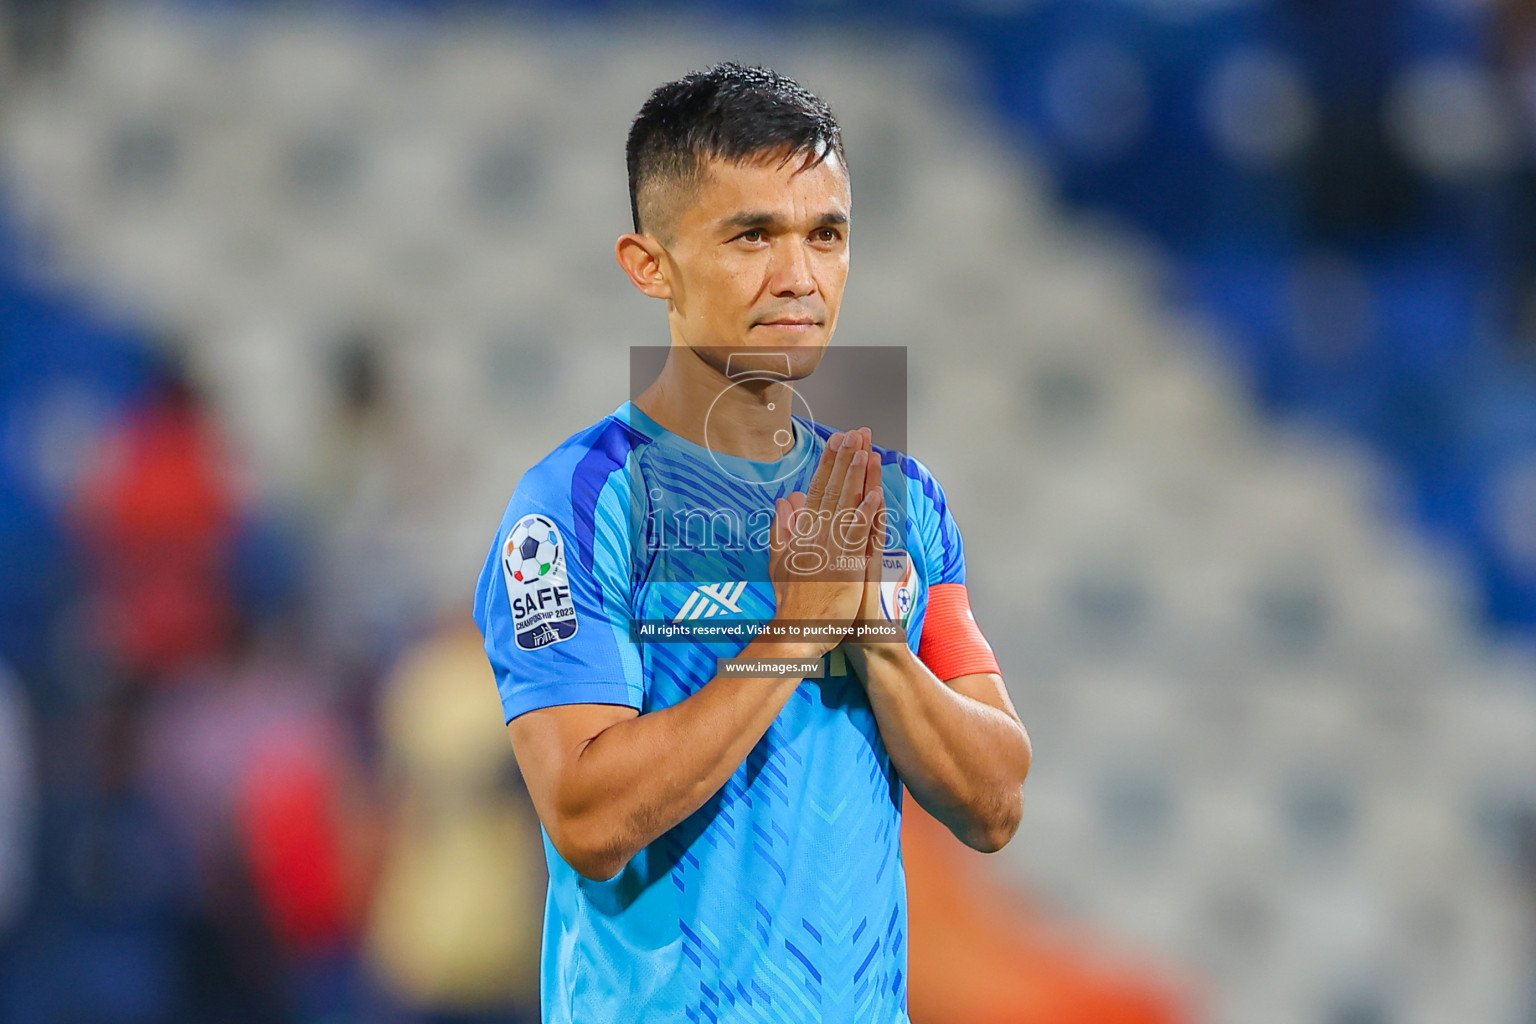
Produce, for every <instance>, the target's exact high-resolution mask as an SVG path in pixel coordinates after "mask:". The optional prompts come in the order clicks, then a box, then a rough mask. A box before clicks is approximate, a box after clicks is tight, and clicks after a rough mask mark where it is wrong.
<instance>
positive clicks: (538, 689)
mask: <svg viewBox="0 0 1536 1024" xmlns="http://www.w3.org/2000/svg"><path fill="white" fill-rule="evenodd" d="M794 428H795V439H794V444H793V447H792V448H791V449H790V450H789V452H788V454H786V455H785V456H784V457H783V458H782V459H780V460H779V461H777V462H773V463H763V462H753V461H750V460H747V459H742V458H737V457H733V456H729V455H722V454H719V453H715V452H711V451H710V450H709V449H707V448H704V447H702V446H700V445H697V444H694V443H693V442H691V441H688V440H686V439H684V438H682V437H679V436H678V435H676V434H673V433H671V432H669V431H667V430H665V429H663V428H662V427H661V426H660V425H659V424H657V423H656V422H655V421H654V420H652V419H651V418H650V417H649V416H647V415H646V414H645V413H643V412H641V411H640V410H639V408H637V407H636V406H635V405H634V404H633V403H632V402H626V403H624V404H623V405H621V406H620V407H619V408H618V409H617V410H615V411H614V413H613V414H612V415H610V416H608V417H605V418H604V419H603V420H602V421H601V422H599V423H597V424H596V425H594V426H592V427H590V428H588V429H586V430H584V431H582V432H581V433H579V434H576V435H575V436H574V437H571V438H570V439H569V440H567V441H566V442H564V443H563V444H561V445H560V446H559V447H558V448H557V449H555V451H554V452H552V453H551V454H550V455H549V456H548V457H547V458H545V459H544V460H543V461H541V462H540V463H539V464H538V465H536V466H534V467H533V468H532V469H531V470H529V471H528V472H527V474H525V475H524V476H523V478H522V480H521V481H520V482H519V484H518V486H517V490H516V492H515V493H514V494H513V496H512V500H511V503H510V504H509V505H508V507H507V511H506V515H505V516H504V518H503V520H502V523H501V528H500V529H499V530H498V532H497V534H496V541H495V543H494V545H493V546H492V548H491V552H490V556H489V558H488V559H487V561H486V564H485V569H484V571H483V572H482V573H481V575H480V581H479V586H478V589H477V591H476V594H475V620H476V622H477V623H478V624H479V626H480V629H481V631H482V632H483V633H484V635H485V647H486V651H487V653H488V654H489V656H490V661H491V665H492V666H493V667H494V669H495V674H496V681H497V685H498V688H499V690H500V693H501V701H502V707H503V710H504V712H505V717H506V719H507V721H511V720H512V719H513V718H515V717H517V716H518V715H521V714H523V713H524V712H527V711H531V710H534V709H536V708H543V707H548V706H551V705H556V704H583V703H603V704H622V705H627V706H629V707H633V708H636V709H638V710H639V711H640V712H641V713H642V714H644V713H646V712H649V711H653V710H656V709H658V708H664V707H668V706H670V705H672V704H675V703H676V702H678V701H680V700H683V699H684V698H686V697H688V696H689V695H690V694H692V693H693V692H694V691H696V690H697V689H699V688H700V687H702V686H703V685H704V684H705V683H707V682H708V681H709V680H710V679H711V678H712V677H713V676H714V675H715V672H716V659H717V658H720V657H730V656H733V655H735V654H737V653H739V651H740V650H741V648H742V647H744V646H745V644H746V642H747V641H746V639H744V638H729V637H727V638H725V639H719V640H710V641H694V640H690V641H688V642H677V641H672V642H647V641H643V640H641V638H639V637H638V636H637V634H636V632H635V630H636V626H635V624H636V623H645V622H651V623H655V622H667V623H672V622H685V623H692V624H698V623H701V622H728V621H730V620H731V619H733V618H744V619H768V618H771V617H772V615H773V610H774V597H773V590H772V587H771V585H770V584H769V583H768V582H767V580H768V570H767V566H768V551H767V529H768V524H769V523H771V521H772V515H773V507H774V504H773V503H774V500H775V499H776V498H779V497H783V496H785V495H787V494H789V493H790V492H792V491H796V490H800V491H805V490H808V489H809V486H810V480H811V476H812V474H813V472H814V471H815V468H816V465H817V462H818V461H819V460H820V458H821V453H822V450H823V448H824V446H825V442H826V439H827V437H828V436H829V435H830V434H831V433H832V430H831V429H830V428H828V427H825V426H823V425H820V424H817V423H813V422H810V421H808V420H803V419H798V418H797V419H795V421H794ZM876 450H877V451H878V452H879V453H880V456H881V462H882V466H883V473H884V480H885V487H886V500H887V507H888V508H889V509H890V510H891V525H890V530H889V533H888V537H887V545H888V548H889V551H890V554H889V556H888V561H887V562H886V568H887V573H886V578H887V579H888V580H889V581H890V582H888V583H886V584H885V585H883V587H882V599H883V600H884V602H885V604H886V608H887V614H888V615H890V616H891V617H892V618H896V619H900V620H902V621H904V622H905V624H906V629H907V643H908V644H909V645H910V646H911V647H912V648H913V649H914V650H916V649H917V646H918V642H919V639H920V637H921V633H922V627H923V617H924V613H925V611H926V608H927V589H928V587H929V586H931V585H933V584H937V583H964V582H965V556H964V551H963V547H962V543H961V538H960V532H959V530H958V528H957V527H956V526H955V523H954V520H953V518H952V517H951V516H950V514H949V512H948V509H947V507H946V504H945V500H944V493H943V491H942V489H941V488H940V487H939V485H938V483H937V481H935V480H934V478H933V476H932V475H931V474H930V473H929V472H928V470H927V468H926V467H924V466H923V465H922V464H921V463H919V462H918V461H917V460H916V459H913V458H911V457H910V456H907V455H903V454H901V453H899V452H895V451H891V450H885V449H879V448H877V449H876ZM898 538H899V540H898ZM826 669H827V671H826V677H825V678H822V679H806V680H804V681H802V682H801V684H800V686H799V688H798V689H797V691H796V692H795V696H794V697H793V698H791V700H790V702H789V703H788V704H787V705H786V706H785V708H784V710H783V711H781V712H780V714H779V716H778V718H777V719H776V720H775V721H774V723H773V725H772V726H771V727H770V728H769V730H768V732H767V733H766V734H765V735H764V736H763V737H762V739H761V740H760V741H759V742H758V743H757V745H756V746H755V747H754V748H753V750H752V752H751V754H749V755H748V757H747V759H746V761H745V762H744V763H743V764H742V765H741V767H740V768H738V769H737V770H736V772H735V774H734V775H732V776H731V778H730V780H729V781H728V782H726V784H725V786H724V787H723V788H722V789H721V790H720V791H719V792H718V793H716V794H715V795H714V796H713V797H712V798H711V799H710V800H709V801H708V802H707V803H705V805H704V806H703V807H701V808H700V809H699V810H698V811H697V812H695V813H694V814H693V815H691V816H690V817H689V818H687V819H686V820H685V821H683V822H682V823H681V824H679V825H678V826H677V827H675V828H673V829H672V830H671V831H669V832H667V833H666V834H664V835H662V836H661V837H660V838H659V839H657V840H656V841H655V842H654V843H652V844H651V845H650V846H648V847H646V848H645V849H644V850H642V851H641V852H640V853H639V854H637V855H636V856H635V857H634V858H633V859H632V860H631V861H630V862H629V864H628V865H627V866H625V868H624V869H623V870H622V871H621V872H620V873H619V874H618V875H616V876H615V877H613V878H611V879H608V880H606V881H592V880H591V879H587V878H585V877H583V876H581V875H580V874H578V873H577V872H576V871H575V870H574V869H573V868H572V867H571V866H570V865H569V864H567V863H566V862H565V860H564V859H563V858H562V857H561V856H560V854H559V852H558V851H557V850H556V849H555V847H554V845H553V844H552V843H551V842H550V839H549V833H548V831H547V830H546V831H545V832H544V850H545V855H546V857H547V859H548V862H549V878H550V880H549V895H548V900H547V904H546V908H545V923H544V944H543V954H542V966H541V970H542V1005H543V1017H544V1020H545V1021H546V1022H547V1024H609V1022H613V1024H651V1022H657V1024H661V1022H667V1024H672V1022H678V1021H691V1022H694V1024H699V1022H703V1021H708V1022H712V1024H725V1022H730V1024H735V1022H749V1021H751V1022H772V1024H780V1022H783V1021H788V1020H794V1021H807V1020H816V1021H829V1022H830V1021H848V1022H855V1021H856V1022H859V1024H897V1022H906V1021H907V1020H908V1017H907V1009H906V1006H907V990H906V980H907V979H906V975H907V971H906V966H907V947H906V929H907V904H906V877H905V873H904V870H903V867H902V860H901V836H900V832H901V802H902V789H901V781H900V779H899V778H898V777H897V775H896V772H895V769H894V768H893V766H892V764H891V760H890V757H889V756H888V754H887V753H886V749H885V744H884V743H883V742H882V741H881V737H880V733H879V730H878V728H877V727H876V723H875V718H874V715H873V713H872V712H871V710H870V707H869V701H868V699H867V698H866V696H865V694H864V691H863V688H862V686H861V684H860V683H859V681H858V679H857V678H855V677H853V676H851V675H850V674H849V672H848V669H847V665H846V661H845V660H844V659H843V657H842V655H841V652H839V651H834V652H833V653H832V654H831V655H828V657H827V659H826ZM743 685H752V684H750V683H744V684H743Z"/></svg>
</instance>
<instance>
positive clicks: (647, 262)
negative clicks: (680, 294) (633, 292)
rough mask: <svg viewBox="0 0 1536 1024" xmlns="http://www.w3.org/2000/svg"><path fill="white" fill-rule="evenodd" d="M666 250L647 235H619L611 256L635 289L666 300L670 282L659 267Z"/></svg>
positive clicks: (670, 293)
mask: <svg viewBox="0 0 1536 1024" xmlns="http://www.w3.org/2000/svg"><path fill="white" fill-rule="evenodd" d="M665 254H666V249H665V248H664V247H663V246H662V244H661V243H660V242H658V241H656V239H655V238H654V237H652V236H651V235H641V234H628V235H620V236H619V241H618V243H617V244H616V245H615V246H614V250H613V255H614V256H615V257H616V258H617V259H618V261H619V266H621V267H623V268H624V273H626V274H628V275H629V279H630V281H632V282H634V285H635V287H636V288H638V289H640V290H641V291H642V292H644V293H645V294H647V295H649V296H650V297H651V298H653V299H670V298H671V297H672V285H671V283H670V282H668V281H667V276H666V272H665V270H664V269H663V267H662V258H663V257H664V256H665Z"/></svg>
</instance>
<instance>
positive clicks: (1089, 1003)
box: [902, 793, 1195, 1024]
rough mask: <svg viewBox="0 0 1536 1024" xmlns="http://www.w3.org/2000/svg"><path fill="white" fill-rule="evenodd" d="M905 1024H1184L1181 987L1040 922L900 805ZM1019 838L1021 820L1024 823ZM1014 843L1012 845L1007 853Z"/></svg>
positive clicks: (979, 861)
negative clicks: (908, 1021)
mask: <svg viewBox="0 0 1536 1024" xmlns="http://www.w3.org/2000/svg"><path fill="white" fill-rule="evenodd" d="M902 806H903V825H902V853H903V860H904V861H905V864H906V869H907V893H908V896H907V905H908V915H909V931H910V934H911V943H912V945H911V952H910V954H909V960H910V963H909V968H908V969H909V972H910V974H909V980H908V1004H909V1008H910V1012H911V1017H912V1022H913V1024H1187V1022H1189V1021H1192V1020H1194V1019H1195V1018H1194V1015H1193V1013H1192V1011H1191V1009H1190V1008H1189V1006H1188V997H1187V995H1186V994H1185V992H1184V989H1185V986H1183V985H1181V984H1179V982H1178V981H1176V980H1175V979H1174V978H1173V977H1171V976H1170V974H1169V972H1168V971H1167V970H1164V969H1159V968H1158V967H1156V966H1154V965H1153V964H1151V963H1147V962H1140V961H1138V960H1135V959H1133V958H1131V957H1129V956H1125V955H1116V954H1115V953H1113V952H1111V949H1110V946H1111V944H1110V943H1109V942H1108V941H1105V940H1099V941H1095V940H1094V938H1093V937H1092V936H1090V935H1088V934H1086V933H1085V932H1083V931H1082V930H1080V929H1070V928H1066V927H1062V926H1060V925H1058V924H1056V923H1052V922H1047V921H1045V920H1043V919H1042V918H1041V917H1040V915H1039V914H1037V913H1036V912H1035V911H1034V910H1033V909H1032V908H1031V907H1030V905H1029V903H1028V901H1027V900H1025V899H1024V898H1023V897H1022V896H1020V895H1019V894H1018V893H1016V892H1014V891H1013V890H1011V889H1010V888H1008V887H1006V886H1004V885H1003V884H1002V883H1000V882H999V881H997V880H996V879H994V878H993V877H991V876H992V871H991V866H990V865H989V864H988V863H987V856H986V855H985V854H981V853H977V852H976V851H975V850H972V849H971V848H969V847H968V846H966V845H964V844H963V843H961V842H960V841H959V840H958V839H956V838H955V837H954V835H953V834H952V833H951V832H950V831H949V829H947V828H945V827H944V825H943V824H941V823H940V822H938V821H936V820H935V819H934V818H933V817H932V816H931V815H929V814H928V813H927V812H926V811H924V810H923V809H922V808H921V807H919V806H918V805H917V801H916V800H914V799H912V794H911V793H907V794H906V795H905V800H904V801H903V805H902ZM1025 828H1028V815H1026V816H1025ZM1018 841H1019V840H1017V839H1016V840H1015V842H1018Z"/></svg>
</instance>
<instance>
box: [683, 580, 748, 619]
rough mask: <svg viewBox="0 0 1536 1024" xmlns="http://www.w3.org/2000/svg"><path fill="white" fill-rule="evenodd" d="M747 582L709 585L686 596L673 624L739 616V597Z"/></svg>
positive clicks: (743, 591)
mask: <svg viewBox="0 0 1536 1024" xmlns="http://www.w3.org/2000/svg"><path fill="white" fill-rule="evenodd" d="M746 589H747V581H746V580H740V581H738V582H735V583H710V584H706V585H704V586H701V587H699V588H698V589H696V590H694V592H693V593H691V594H689V595H688V600H686V601H684V602H683V606H682V607H681V608H679V609H678V610H677V614H676V615H674V616H673V617H672V621H673V622H684V621H686V620H688V619H710V618H714V617H715V616H716V615H740V614H741V595H742V594H743V593H745V592H746Z"/></svg>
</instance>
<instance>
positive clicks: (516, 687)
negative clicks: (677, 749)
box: [474, 467, 645, 722]
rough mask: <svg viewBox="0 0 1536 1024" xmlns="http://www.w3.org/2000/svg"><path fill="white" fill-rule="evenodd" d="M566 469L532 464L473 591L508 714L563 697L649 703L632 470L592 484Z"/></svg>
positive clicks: (577, 700) (562, 701)
mask: <svg viewBox="0 0 1536 1024" xmlns="http://www.w3.org/2000/svg"><path fill="white" fill-rule="evenodd" d="M562 475H564V474H561V473H560V471H559V470H558V469H555V470H553V471H551V470H548V469H546V468H544V467H535V469H534V470H531V471H530V473H529V475H527V476H525V477H524V478H523V481H522V483H520V484H519V485H518V489H517V492H516V493H515V494H514V495H513V497H512V501H511V504H510V505H509V506H508V508H507V512H506V515H505V516H504V517H503V519H502V524H501V528H500V529H499V530H498V531H497V533H496V540H495V543H494V544H493V545H492V546H491V551H490V554H489V556H488V557H487V559H486V563H485V568H484V569H483V570H482V571H481V573H480V581H479V585H478V587H477V588H476V591H475V609H474V611H475V621H476V623H477V624H478V625H479V626H480V631H481V633H482V634H483V635H484V637H485V650H486V654H487V655H488V656H489V658H490V662H491V667H492V668H493V669H494V670H495V673H496V685H497V689H498V690H499V691H500V694H501V704H502V711H503V713H504V715H505V718H506V721H508V722H510V721H512V719H514V718H516V717H517V716H518V715H521V714H525V713H526V712H529V711H534V710H536V709H538V708H545V707H551V706H554V705H557V704H621V705H625V706H628V707H632V708H635V709H637V710H638V709H639V708H640V707H641V706H642V703H643V698H644V690H645V687H644V680H643V673H642V670H641V664H640V655H639V651H638V650H637V649H636V647H635V644H634V643H633V641H632V640H631V637H630V614H631V604H630V598H631V586H630V581H631V572H630V557H629V536H630V531H629V523H628V519H627V513H628V502H627V500H626V499H625V498H624V497H623V484H624V481H625V479H626V478H625V474H624V473H623V471H622V469H621V470H620V471H617V472H614V473H612V474H611V475H609V476H607V477H606V482H599V483H598V484H597V485H596V486H595V487H593V486H590V485H589V486H587V487H586V488H582V487H579V486H577V487H573V486H572V485H571V484H570V483H569V482H566V483H565V485H564V486H563V487H562V486H559V485H558V483H554V482H552V480H551V477H553V478H554V481H559V480H560V479H561V476H562ZM565 479H566V480H567V481H569V479H570V478H569V476H565ZM583 490H585V491H586V492H589V493H587V494H586V495H585V496H584V497H583V496H581V495H580V494H579V493H578V492H581V491H583ZM594 491H595V494H594V493H590V492H594ZM573 494H574V495H577V496H575V497H573Z"/></svg>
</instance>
